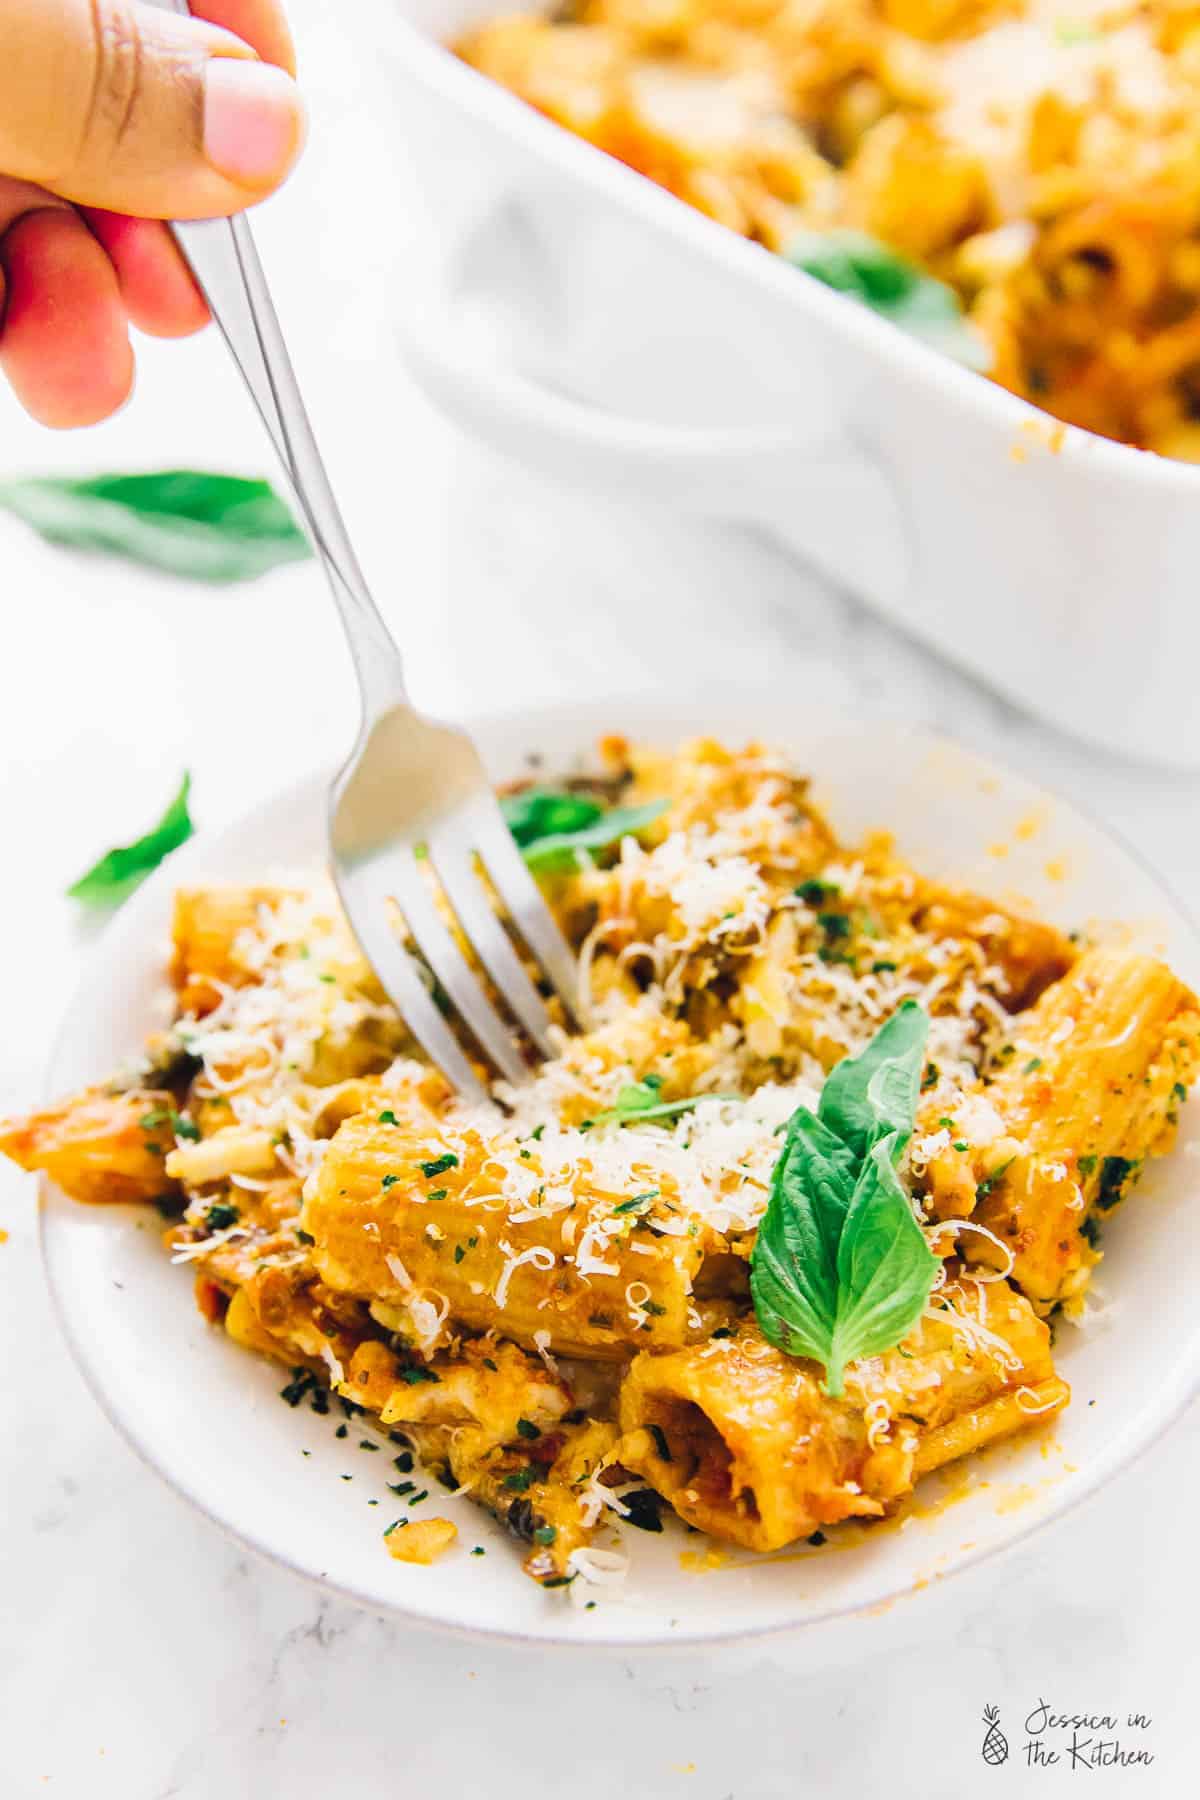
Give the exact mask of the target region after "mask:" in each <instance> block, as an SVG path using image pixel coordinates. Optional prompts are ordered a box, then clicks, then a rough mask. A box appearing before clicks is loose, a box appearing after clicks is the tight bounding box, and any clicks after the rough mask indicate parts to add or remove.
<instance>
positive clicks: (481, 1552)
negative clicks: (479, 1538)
mask: <svg viewBox="0 0 1200 1800" xmlns="http://www.w3.org/2000/svg"><path fill="white" fill-rule="evenodd" d="M471 1555H472V1556H486V1555H487V1551H486V1550H485V1549H484V1547H483V1545H482V1544H476V1546H475V1548H474V1549H473V1550H472V1552H471Z"/></svg>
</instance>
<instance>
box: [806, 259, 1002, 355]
mask: <svg viewBox="0 0 1200 1800" xmlns="http://www.w3.org/2000/svg"><path fill="white" fill-rule="evenodd" d="M786 255H787V260H788V261H789V262H790V263H792V264H793V265H794V266H795V267H796V268H797V269H803V271H804V273H805V274H806V275H811V276H813V278H814V279H815V280H817V281H820V282H823V283H824V284H825V286H826V287H831V288H835V289H836V290H837V292H838V293H839V294H846V295H848V296H849V298H850V299H852V300H858V301H859V302H860V303H861V304H862V305H863V306H869V307H870V308H871V311H872V312H877V313H879V314H881V315H882V317H883V318H885V319H890V320H891V322H892V324H893V325H898V326H900V328H901V330H903V331H908V332H911V333H912V334H913V335H914V336H915V337H920V338H924V339H925V340H926V341H927V342H928V343H930V344H931V345H932V346H933V347H934V348H935V349H938V350H941V351H942V352H944V354H945V355H947V356H952V357H953V358H954V359H955V360H956V361H957V362H962V363H965V364H966V365H967V367H968V368H970V369H977V370H986V369H987V368H988V366H989V364H990V360H991V358H990V354H989V351H988V347H987V345H986V344H985V343H984V340H983V339H982V338H981V337H980V335H979V333H978V332H977V331H976V330H975V328H974V326H972V325H970V324H968V322H967V320H966V319H965V318H964V317H963V310H962V303H961V301H960V300H959V298H958V295H957V294H956V293H955V291H954V289H953V288H952V287H948V286H947V285H946V283H945V282H944V281H938V280H936V279H935V277H934V276H932V275H926V273H925V272H924V270H923V269H920V268H918V267H917V265H916V264H915V263H911V262H909V261H908V259H907V258H906V257H903V256H900V255H898V254H897V252H896V251H895V250H891V249H889V247H888V246H887V245H886V244H882V243H880V241H879V239H878V238H873V237H870V236H868V234H867V233H866V232H862V231H806V232H803V233H801V235H800V236H799V237H796V238H793V239H792V241H791V243H790V244H789V245H788V248H787V252H786Z"/></svg>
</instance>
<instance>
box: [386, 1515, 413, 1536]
mask: <svg viewBox="0 0 1200 1800" xmlns="http://www.w3.org/2000/svg"><path fill="white" fill-rule="evenodd" d="M407 1524H408V1520H407V1519H393V1520H392V1522H391V1524H390V1525H389V1526H388V1527H387V1529H386V1530H385V1531H384V1534H383V1535H384V1537H391V1535H392V1533H393V1531H399V1530H400V1527H401V1526H402V1525H407Z"/></svg>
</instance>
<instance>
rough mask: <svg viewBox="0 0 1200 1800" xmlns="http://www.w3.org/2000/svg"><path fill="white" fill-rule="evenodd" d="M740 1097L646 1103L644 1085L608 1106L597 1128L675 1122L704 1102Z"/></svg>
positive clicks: (707, 1096)
mask: <svg viewBox="0 0 1200 1800" xmlns="http://www.w3.org/2000/svg"><path fill="white" fill-rule="evenodd" d="M740 1098H741V1096H740V1095H739V1094H693V1095H692V1097H691V1099H690V1100H663V1101H656V1100H650V1101H643V1100H642V1099H641V1083H640V1082H639V1083H638V1085H637V1086H636V1087H627V1088H622V1089H621V1091H620V1093H619V1094H618V1095H617V1103H616V1105H615V1106H608V1107H606V1108H605V1109H604V1111H603V1112H598V1113H597V1114H596V1116H595V1118H594V1119H592V1120H590V1123H591V1124H593V1125H609V1124H612V1123H614V1122H615V1123H616V1124H618V1125H648V1124H650V1123H651V1121H652V1120H654V1119H673V1118H676V1117H677V1116H678V1114H680V1113H685V1112H690V1111H691V1109H692V1107H693V1106H699V1104H700V1102H701V1101H702V1100H738V1099H740Z"/></svg>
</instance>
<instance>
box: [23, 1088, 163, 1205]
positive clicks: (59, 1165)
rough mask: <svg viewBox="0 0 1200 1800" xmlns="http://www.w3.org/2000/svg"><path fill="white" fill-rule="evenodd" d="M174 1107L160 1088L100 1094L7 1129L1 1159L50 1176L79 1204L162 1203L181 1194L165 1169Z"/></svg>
mask: <svg viewBox="0 0 1200 1800" xmlns="http://www.w3.org/2000/svg"><path fill="white" fill-rule="evenodd" d="M174 1106H175V1096H174V1095H173V1094H170V1093H167V1092H166V1091H165V1090H159V1089H157V1088H134V1089H132V1090H130V1091H129V1092H128V1093H123V1094H116V1093H108V1092H106V1091H105V1090H104V1089H102V1088H92V1089H89V1090H88V1091H87V1092H86V1093H83V1094H76V1095H74V1096H73V1097H72V1098H71V1099H70V1100H65V1101H63V1102H62V1103H61V1104H60V1105H58V1106H46V1107H43V1108H42V1109H41V1110H40V1111H38V1112H35V1113H30V1114H29V1115H28V1116H27V1117H25V1118H23V1119H7V1120H4V1121H3V1122H0V1153H3V1154H4V1155H5V1156H11V1158H12V1160H13V1161H14V1162H15V1163H17V1164H18V1165H19V1166H20V1167H21V1168H22V1169H30V1170H37V1171H39V1172H40V1173H41V1174H43V1175H48V1176H49V1177H50V1179H51V1181H53V1182H55V1183H56V1184H57V1186H58V1187H60V1188H61V1189H62V1191H63V1193H64V1194H69V1195H70V1197H71V1199H72V1200H93V1201H97V1200H98V1201H109V1200H111V1201H121V1200H156V1199H158V1198H159V1197H160V1196H161V1195H165V1194H168V1193H171V1192H173V1191H174V1183H173V1182H172V1181H171V1180H170V1179H169V1178H168V1176H167V1173H166V1170H165V1167H164V1159H165V1158H166V1157H167V1155H168V1153H169V1152H170V1150H171V1149H172V1148H173V1146H174V1143H175V1131H174V1125H173V1122H172V1121H173V1120H174V1118H175V1114H174V1112H173V1110H172V1109H173V1107H174Z"/></svg>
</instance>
